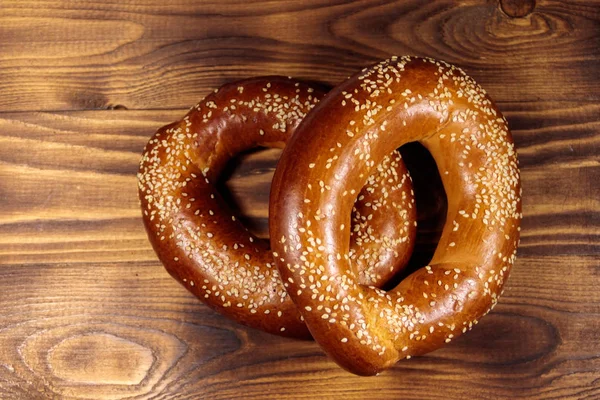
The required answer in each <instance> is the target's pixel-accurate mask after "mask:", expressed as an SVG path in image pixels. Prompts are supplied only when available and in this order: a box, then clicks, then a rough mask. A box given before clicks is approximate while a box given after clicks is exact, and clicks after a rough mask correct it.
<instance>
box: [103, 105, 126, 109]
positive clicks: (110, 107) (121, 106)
mask: <svg viewBox="0 0 600 400" xmlns="http://www.w3.org/2000/svg"><path fill="white" fill-rule="evenodd" d="M106 109H107V110H128V108H127V107H126V106H124V105H123V104H116V105H112V104H109V105H108V106H107V107H106Z"/></svg>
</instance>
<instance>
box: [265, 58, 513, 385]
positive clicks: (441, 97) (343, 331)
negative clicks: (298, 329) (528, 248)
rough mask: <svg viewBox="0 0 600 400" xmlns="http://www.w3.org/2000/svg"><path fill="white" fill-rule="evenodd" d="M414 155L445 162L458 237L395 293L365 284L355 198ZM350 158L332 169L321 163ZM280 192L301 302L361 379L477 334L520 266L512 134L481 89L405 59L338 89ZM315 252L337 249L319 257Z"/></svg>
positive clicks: (447, 237) (288, 267) (274, 236)
mask: <svg viewBox="0 0 600 400" xmlns="http://www.w3.org/2000/svg"><path fill="white" fill-rule="evenodd" d="M413 141H418V142H420V143H422V144H423V145H424V146H425V147H426V148H427V149H428V150H429V152H430V153H431V154H432V156H433V158H434V160H435V161H436V164H437V167H438V170H439V172H440V176H441V178H442V183H443V186H444V189H445V191H446V195H447V198H448V211H447V217H446V223H445V226H444V228H443V231H442V235H441V238H440V240H439V244H438V246H437V248H436V251H435V253H434V255H433V259H432V260H431V261H430V264H429V265H427V266H423V267H422V268H421V269H419V270H417V271H416V272H414V273H412V274H411V275H409V276H408V277H407V278H406V279H404V280H403V281H402V282H400V284H399V285H398V286H397V287H396V288H394V289H393V290H391V291H388V292H386V291H384V290H381V289H378V288H375V287H372V286H366V285H364V284H362V283H361V282H360V281H359V280H358V279H357V275H356V273H355V272H354V271H355V268H354V266H353V260H352V259H351V257H350V254H351V252H350V249H349V246H348V243H349V242H348V236H349V227H348V221H349V220H350V218H351V217H350V214H351V210H352V205H353V203H354V200H355V198H356V197H355V196H354V195H352V193H354V192H355V191H356V190H358V189H359V188H361V187H362V186H363V185H364V184H365V182H366V181H367V179H368V178H367V177H368V176H369V175H370V174H371V173H372V172H373V171H374V168H375V166H376V165H377V164H378V163H380V162H381V160H382V159H383V158H384V157H385V155H386V154H389V152H390V151H392V150H393V149H396V148H398V147H399V146H401V145H403V144H405V143H408V142H413ZM340 145H341V146H340ZM336 146H337V150H336V151H335V152H333V153H331V154H328V155H327V156H328V157H331V155H332V154H334V155H337V156H338V158H337V159H336V160H335V162H334V163H332V165H331V166H330V167H329V168H326V160H325V157H324V156H323V153H322V152H320V151H319V149H322V148H330V147H336ZM320 181H323V182H326V183H327V185H329V189H327V190H325V191H324V192H323V193H317V192H315V190H317V191H318V188H319V185H318V183H319V182H320ZM271 188H272V189H271V202H270V215H271V218H270V232H271V246H272V249H273V252H274V256H275V260H276V264H277V267H278V269H279V271H280V273H281V276H282V279H283V280H284V281H286V282H288V283H289V285H288V287H287V291H288V293H289V294H290V297H291V298H292V300H293V301H294V303H295V304H296V306H297V307H298V309H299V310H300V312H301V313H302V315H303V317H304V319H305V321H306V324H307V326H308V327H309V329H310V332H311V333H312V335H313V337H314V338H315V340H316V341H317V342H318V343H319V344H320V345H321V347H322V348H323V349H324V351H325V352H326V353H327V354H329V355H330V356H331V357H332V358H333V359H334V360H335V361H336V362H337V363H338V364H339V365H341V366H342V367H344V368H346V369H347V370H348V371H351V372H353V373H356V374H360V375H373V374H376V373H378V372H379V371H381V370H383V369H385V368H388V367H390V366H392V365H394V363H396V362H397V361H398V360H400V359H402V358H409V357H410V356H414V355H421V354H424V353H427V352H430V351H432V350H434V349H437V348H439V347H440V346H442V345H444V343H448V342H450V341H451V340H452V339H453V338H456V337H457V336H459V335H460V334H462V333H464V332H466V331H468V330H470V329H471V328H472V327H473V325H474V324H476V323H477V321H478V320H479V319H480V318H481V317H482V316H484V315H485V314H486V313H488V312H489V311H490V310H491V309H492V308H493V307H494V305H495V304H496V302H497V301H498V296H499V295H500V293H501V291H502V287H503V285H504V283H505V282H506V279H507V277H508V275H509V272H510V269H511V267H512V265H513V263H514V261H515V256H516V251H517V245H518V242H519V231H520V228H519V225H520V220H521V217H522V215H521V199H520V194H521V189H520V178H519V170H518V166H517V156H516V153H515V150H514V147H513V142H512V137H511V134H510V132H509V130H508V126H507V122H506V120H505V119H504V117H503V116H502V114H500V112H499V111H498V109H497V108H496V106H495V105H494V103H493V102H492V100H491V99H490V98H489V97H488V96H487V94H486V92H485V91H484V90H483V89H482V88H481V87H480V86H478V85H477V84H476V83H475V82H474V81H473V79H471V78H469V77H468V76H467V75H466V74H465V73H464V72H463V71H461V70H460V69H458V68H456V67H454V66H452V65H449V64H447V63H445V62H441V61H436V60H432V59H423V58H416V57H402V58H397V57H394V58H391V59H390V60H387V61H383V62H381V63H379V64H377V65H375V66H373V67H371V68H367V69H364V70H363V71H361V72H360V73H358V74H357V75H355V76H353V77H351V78H349V79H348V80H347V81H345V82H344V83H342V84H341V85H340V86H338V87H336V88H335V89H334V90H333V91H332V92H330V93H329V94H328V95H327V97H326V98H325V99H324V100H323V101H322V102H321V103H319V104H318V105H317V106H316V107H315V108H314V109H313V110H312V111H311V113H310V114H309V115H308V116H307V117H306V118H305V120H304V121H303V122H302V123H301V124H300V126H299V127H298V129H297V130H296V133H295V134H294V136H293V137H292V138H291V139H290V141H289V142H288V145H287V146H286V148H285V149H284V151H283V154H282V157H281V159H280V161H279V164H278V167H277V170H276V172H275V176H274V179H273V184H272V187H271ZM305 198H311V199H315V198H316V199H317V200H316V201H311V202H310V203H305V202H304V199H305ZM316 215H319V218H318V219H316V218H315V216H316ZM313 241H321V243H322V244H323V245H322V246H321V247H320V248H314V247H313V248H311V246H310V243H311V242H313ZM312 282H320V283H321V284H320V285H319V286H315V285H313V284H312ZM315 296H316V297H315Z"/></svg>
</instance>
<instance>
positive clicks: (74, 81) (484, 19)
mask: <svg viewBox="0 0 600 400" xmlns="http://www.w3.org/2000/svg"><path fill="white" fill-rule="evenodd" d="M599 22H600V1H599V0H592V1H581V0H539V1H538V2H537V6H536V8H535V10H534V12H533V13H532V14H530V15H529V16H527V17H525V18H510V17H508V16H507V15H506V14H504V13H503V12H502V11H501V9H500V7H498V4H497V2H496V1H487V2H482V1H473V0H469V1H463V2H459V3H457V2H453V1H450V0H436V1H430V2H426V3H423V2H422V1H418V0H411V1H399V0H397V1H385V0H369V1H355V2H348V1H333V2H332V1H328V0H310V1H302V2H297V1H277V2H274V1H269V0H264V1H253V2H244V1H197V0H181V1H177V2H169V3H168V5H167V4H166V3H164V2H161V1H158V0H147V1H143V2H141V1H138V2H112V1H111V2H98V1H90V0H81V1H69V0H62V1H40V0H3V1H2V7H1V8H0V110H12V111H27V110H81V109H91V108H94V109H96V108H110V107H113V106H116V105H121V106H126V107H128V108H132V109H155V108H185V107H189V106H191V105H192V104H194V103H195V102H196V101H197V100H198V93H203V92H206V91H208V90H209V89H212V88H214V87H218V86H220V85H221V84H222V83H224V82H228V81H232V80H235V79H240V78H246V77H250V76H257V75H265V74H282V75H293V76H296V77H301V78H305V79H310V80H316V81H322V82H327V83H329V84H335V83H338V82H340V81H341V80H343V79H344V78H345V77H346V76H348V75H350V74H353V73H354V72H356V71H357V70H358V69H360V68H362V67H363V66H365V65H368V64H370V63H372V62H374V61H376V60H378V59H381V58H385V57H387V56H389V55H392V54H399V55H402V54H415V55H424V56H431V57H436V58H440V59H444V60H446V61H449V62H453V63H456V64H458V65H460V66H462V67H464V68H465V69H466V70H467V71H468V73H469V74H470V75H472V76H473V77H474V78H476V79H477V80H478V82H479V83H481V84H482V85H483V86H484V87H485V88H486V89H487V90H488V91H489V92H490V93H491V94H492V95H493V97H494V98H495V99H497V100H502V101H537V100H540V99H544V100H554V101H565V100H568V101H574V100H577V101H589V102H597V101H598V100H599V99H600V81H599V80H598V78H597V75H598V71H599V70H600V23H599Z"/></svg>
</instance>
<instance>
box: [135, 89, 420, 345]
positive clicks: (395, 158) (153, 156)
mask: <svg viewBox="0 0 600 400" xmlns="http://www.w3.org/2000/svg"><path fill="white" fill-rule="evenodd" d="M323 95H324V92H323V91H321V90H318V89H315V88H312V87H310V86H308V85H307V84H304V83H301V82H298V81H296V80H293V79H289V78H284V77H265V78H255V79H250V80H246V81H242V82H235V83H232V84H229V85H226V86H224V87H222V88H221V89H219V90H218V91H216V92H215V93H213V94H211V95H209V96H208V97H206V98H205V99H204V100H203V101H202V102H201V103H199V104H198V105H197V106H196V107H194V108H193V109H192V110H191V111H190V112H189V113H188V114H187V115H186V116H185V117H184V118H183V119H182V120H181V121H179V122H176V123H174V124H171V125H169V126H166V127H164V128H162V129H160V130H159V131H158V132H157V133H156V135H155V136H154V137H153V138H152V139H151V140H150V141H149V143H148V145H147V146H146V149H145V151H144V155H143V157H142V161H141V164H140V172H139V174H138V178H139V195H140V200H141V203H142V210H143V214H144V223H145V225H146V229H147V231H148V235H149V238H150V241H151V243H152V245H153V247H154V249H155V251H156V253H157V254H158V256H159V258H160V259H161V261H162V262H163V264H164V266H165V268H166V269H167V270H168V271H169V273H170V274H171V275H172V276H173V277H175V278H176V279H177V280H178V281H179V282H180V283H182V284H183V285H184V286H185V287H186V288H187V289H188V290H189V291H190V292H192V293H193V294H194V295H196V296H197V297H198V298H200V299H201V300H203V301H204V302H205V303H207V304H208V305H209V306H211V307H212V308H214V309H216V310H217V311H219V312H221V313H223V314H225V315H227V316H229V317H231V318H233V319H235V320H237V321H238V322H241V323H243V324H246V325H249V326H252V327H255V328H259V329H263V330H265V331H267V332H271V333H276V334H280V335H285V336H294V337H306V336H308V331H307V330H306V327H305V325H304V324H303V323H302V321H301V319H302V316H301V315H300V314H299V313H298V311H297V310H296V309H295V306H294V304H293V303H292V301H291V300H290V299H289V297H288V295H287V293H286V291H285V289H284V286H283V284H282V282H281V280H280V277H279V272H278V271H277V269H276V268H275V267H274V265H273V258H272V254H271V252H270V251H269V249H268V242H267V241H264V240H260V239H257V238H256V237H254V236H253V235H251V234H250V233H248V232H247V230H246V229H245V228H244V227H243V225H242V224H241V223H240V222H239V221H237V220H236V218H235V217H234V216H233V215H232V214H231V212H230V211H229V210H228V209H227V207H226V206H225V205H224V202H223V200H222V198H221V197H220V195H219V193H218V192H217V190H216V189H215V187H214V185H213V182H215V181H216V180H217V178H218V177H219V175H220V173H221V171H222V170H223V168H224V166H225V164H226V163H227V161H228V160H229V159H231V158H232V157H233V156H234V155H236V154H238V153H240V152H242V151H244V150H247V149H251V148H255V147H258V146H270V147H273V146H278V147H281V146H283V144H284V143H285V142H286V141H287V139H288V138H289V137H290V135H291V134H292V133H293V132H294V130H295V129H296V127H297V126H298V124H299V123H300V121H301V120H302V118H304V116H305V114H306V113H307V112H308V111H309V110H310V109H312V108H313V107H314V105H315V104H316V103H317V102H318V101H319V100H320V99H321V98H322V97H323ZM336 149H337V147H336ZM318 151H319V152H320V154H321V156H322V157H323V160H324V161H325V162H327V161H326V160H327V159H330V160H329V161H330V162H331V163H333V162H335V160H336V159H337V157H336V156H335V155H334V154H333V152H330V151H328V150H327V149H325V150H324V151H323V149H319V150H318ZM388 154H389V156H386V157H384V158H383V160H382V163H381V164H380V166H379V169H378V170H377V171H375V173H374V174H373V175H371V176H370V177H369V179H368V180H366V181H365V184H366V185H365V187H364V189H363V190H362V192H361V194H360V195H359V200H358V201H357V203H356V204H355V205H354V213H353V215H354V217H353V219H354V220H353V236H352V241H351V242H352V244H351V246H352V251H351V257H352V259H353V260H354V261H356V263H357V266H358V270H359V271H360V273H361V282H364V283H368V284H374V285H381V284H383V283H384V282H385V281H387V280H388V279H389V278H390V277H391V276H392V275H393V274H394V273H395V272H396V271H397V270H398V269H399V268H401V267H403V266H404V265H405V264H406V262H407V261H408V257H409V255H410V253H411V251H412V246H413V238H414V234H415V228H414V223H413V222H414V220H415V210H414V207H413V201H414V200H413V197H412V190H411V184H410V177H409V176H408V174H407V172H406V169H405V167H404V164H403V163H402V161H401V159H400V156H399V154H398V153H397V152H394V151H390V153H388ZM328 187H329V186H328V185H325V184H323V183H321V184H320V183H319V182H315V190H316V194H315V197H314V198H311V199H306V200H308V201H312V200H318V197H319V193H318V191H319V190H321V189H322V190H323V191H324V190H326V189H327V188H328ZM358 189H360V188H358ZM358 189H357V191H358ZM355 197H356V196H355ZM348 227H350V224H348ZM398 227H401V229H398ZM310 245H311V246H313V247H315V248H320V247H321V243H320V241H317V242H311V243H310ZM284 246H285V244H284ZM285 284H287V283H285ZM319 284H320V283H319Z"/></svg>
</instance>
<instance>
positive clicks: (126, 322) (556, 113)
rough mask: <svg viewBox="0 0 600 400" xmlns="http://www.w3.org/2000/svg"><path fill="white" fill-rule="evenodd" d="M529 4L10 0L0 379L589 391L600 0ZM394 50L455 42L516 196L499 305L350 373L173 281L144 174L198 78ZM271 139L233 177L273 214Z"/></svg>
mask: <svg viewBox="0 0 600 400" xmlns="http://www.w3.org/2000/svg"><path fill="white" fill-rule="evenodd" d="M528 3H529V2H527V1H525V0H522V1H518V0H513V1H508V0H507V1H506V2H505V3H504V11H503V10H502V9H501V7H499V5H498V3H497V2H495V1H487V2H486V1H484V0H465V1H462V2H453V1H450V0H439V1H437V0H436V1H423V2H420V1H414V0H413V1H384V0H364V1H349V0H348V1H344V0H335V1H327V0H306V1H287V0H281V1H236V0H219V1H213V0H177V1H172V2H168V1H161V0H131V1H123V0H121V1H116V0H107V1H92V0H77V1H76V0H72V1H67V0H55V1H50V0H1V2H0V398H2V399H37V398H66V399H84V398H85V399H123V398H136V399H138V398H139V399H142V398H143V399H147V398H153V399H167V398H169V399H170V398H177V399H184V398H185V399H196V398H207V399H235V398H248V399H262V398H277V399H283V398H310V399H313V398H314V399H320V398H341V399H363V398H415V399H424V398H441V399H448V398H484V399H495V398H507V399H515V398H544V399H546V398H590V399H591V398H600V183H599V182H600V155H599V154H600V105H599V103H600V2H599V1H597V0H596V1H578V0H564V1H563V0H538V2H537V5H536V7H535V9H534V10H533V12H531V13H529V11H530V9H528ZM529 8H530V7H529ZM528 13H529V14H528ZM507 14H510V15H513V16H512V17H511V16H509V15H507ZM391 54H416V55H425V56H431V57H436V58H441V59H445V60H447V61H449V62H452V63H456V64H458V65H460V66H462V67H463V68H464V69H465V70H466V71H467V72H468V73H469V74H470V75H472V76H473V77H474V78H475V79H477V81H478V82H479V83H481V84H482V85H483V86H484V87H485V88H486V89H487V90H488V92H489V93H490V94H491V96H492V97H493V98H494V99H496V100H497V101H498V104H499V106H500V108H501V110H502V111H503V112H504V113H505V114H506V116H507V118H508V121H509V123H510V126H511V127H512V130H513V133H514V137H515V141H516V144H517V147H518V151H519V157H520V162H521V168H522V169H521V170H522V179H523V188H524V215H525V217H524V220H523V236H522V244H521V247H520V249H519V258H518V261H517V263H516V265H515V268H514V271H513V273H512V276H511V278H510V280H509V282H508V286H507V290H506V292H505V294H504V296H503V297H502V299H501V301H500V304H499V305H498V307H497V308H496V309H495V310H494V311H493V312H492V313H491V314H490V315H489V316H487V317H486V318H484V319H483V320H482V321H481V323H480V324H479V325H478V326H477V327H476V328H475V329H474V330H473V331H472V332H470V333H469V334H467V335H466V336H464V337H461V338H460V339H458V340H455V341H453V342H452V343H451V344H450V345H448V346H447V347H445V348H443V349H441V350H438V351H436V352H434V353H431V354H429V355H427V356H425V357H420V358H415V359H412V360H410V361H406V362H401V363H399V364H398V365H397V366H396V367H395V368H393V369H392V370H390V371H388V372H386V373H384V374H383V375H381V376H379V377H377V378H359V377H355V376H352V375H350V374H348V373H346V372H344V371H342V370H341V369H339V368H338V367H337V366H336V365H335V364H334V363H332V362H331V361H329V360H328V359H327V358H326V357H325V356H324V355H323V353H322V352H321V350H320V349H319V347H318V346H317V345H316V344H315V343H313V342H308V341H304V342H303V341H294V340H289V339H283V338H279V337H274V336H270V335H268V334H264V333H261V332H257V331H254V330H252V329H247V328H244V327H241V326H238V325H236V324H235V323H232V322H230V321H228V320H227V319H225V318H223V317H221V316H220V315H218V314H215V313H214V312H212V311H210V310H209V309H207V307H205V306H204V305H202V304H201V303H200V302H199V301H197V300H196V299H195V298H194V297H192V296H191V295H190V294H188V292H187V291H186V290H184V289H183V288H182V287H181V286H179V285H178V284H177V283H176V282H175V281H174V280H173V279H171V278H170V277H169V276H168V274H167V273H166V272H165V270H164V269H163V267H162V266H161V264H160V263H159V262H158V260H157V258H156V256H155V254H154V253H153V251H152V249H151V247H150V245H149V243H148V241H147V238H146V233H145V231H144V229H143V226H142V223H141V218H140V211H139V210H138V200H137V193H136V176H135V174H136V170H137V165H138V160H139V157H140V153H141V150H142V148H143V146H144V144H145V142H146V141H147V140H148V138H149V137H150V136H151V135H152V134H153V132H154V131H155V130H156V129H157V128H158V127H160V126H161V125H163V124H166V123H168V122H171V121H174V120H176V119H179V118H180V117H181V116H182V115H183V114H184V112H185V110H186V109H187V108H188V107H190V106H191V105H193V104H195V103H196V102H197V101H198V100H200V98H202V97H203V96H204V95H205V94H207V93H208V92H209V90H210V89H212V88H215V87H218V86H220V85H221V84H223V83H225V82H229V81H232V80H235V79H239V78H245V77H250V76H255V75H265V74H283V75H292V76H295V77H300V78H305V79H309V80H316V81H321V82H325V83H328V84H335V83H337V82H340V81H341V80H343V79H344V78H345V77H346V76H348V75H349V74H351V73H353V72H354V71H356V70H357V69H359V68H361V67H362V66H365V65H368V64H369V63H371V62H373V61H376V60H378V59H380V58H385V57H387V56H388V55H391ZM278 154H279V153H278V152H277V151H273V150H270V151H261V152H255V153H251V154H248V155H245V156H244V157H242V158H241V161H240V162H239V163H238V164H237V165H235V166H234V168H233V170H232V172H231V174H230V175H231V176H230V179H229V180H228V181H227V184H226V185H224V188H225V189H226V190H228V191H229V193H230V195H231V196H230V197H231V198H232V199H233V201H234V202H235V204H236V207H237V208H238V210H239V211H240V213H241V214H242V215H243V216H244V217H245V218H246V221H247V222H248V223H250V224H251V225H252V227H253V229H254V230H255V231H258V232H259V233H261V234H263V235H265V234H266V233H267V232H266V218H267V211H266V210H267V201H268V188H269V182H270V178H271V176H272V172H273V167H274V165H275V161H276V159H277V157H278ZM422 201H423V200H422ZM425 208H426V207H425ZM425 214H426V213H421V220H422V221H425V220H426V217H427V216H426V215H425ZM425 225H427V224H425ZM425 233H426V232H425ZM425 236H427V235H426V234H425ZM430 236H431V235H430ZM433 236H435V235H433ZM428 240H429V239H427V238H425V239H421V243H427V241H428ZM430 244H431V243H430ZM424 248H426V246H425V247H424Z"/></svg>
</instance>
